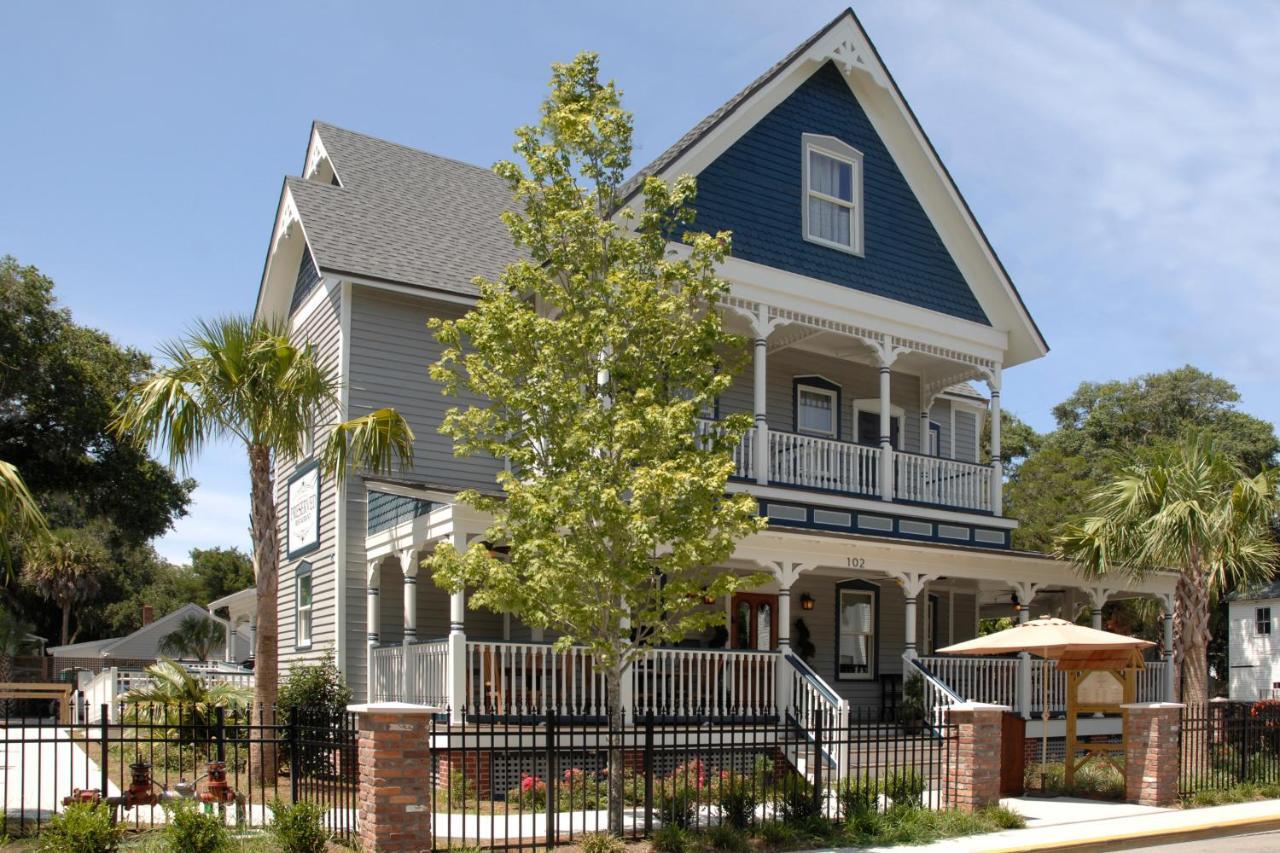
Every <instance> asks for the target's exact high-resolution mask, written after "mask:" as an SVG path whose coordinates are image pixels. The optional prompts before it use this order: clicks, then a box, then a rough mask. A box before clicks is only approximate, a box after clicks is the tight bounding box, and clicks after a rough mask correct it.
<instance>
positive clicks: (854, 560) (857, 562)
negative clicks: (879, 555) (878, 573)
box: [844, 557, 867, 569]
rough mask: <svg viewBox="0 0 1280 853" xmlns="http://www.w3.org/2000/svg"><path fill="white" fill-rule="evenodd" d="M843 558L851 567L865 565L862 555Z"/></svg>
mask: <svg viewBox="0 0 1280 853" xmlns="http://www.w3.org/2000/svg"><path fill="white" fill-rule="evenodd" d="M844 559H845V562H846V563H848V564H849V568H851V569H865V568H866V567H867V561H866V560H865V559H863V558H862V557H845V558H844Z"/></svg>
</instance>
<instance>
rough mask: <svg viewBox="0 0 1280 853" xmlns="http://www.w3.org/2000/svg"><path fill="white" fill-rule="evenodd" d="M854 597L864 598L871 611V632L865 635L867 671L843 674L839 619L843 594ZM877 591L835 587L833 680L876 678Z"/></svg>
mask: <svg viewBox="0 0 1280 853" xmlns="http://www.w3.org/2000/svg"><path fill="white" fill-rule="evenodd" d="M846 593H847V594H849V595H852V596H855V597H864V598H866V599H867V602H868V604H869V605H870V611H871V625H870V628H871V630H870V631H869V632H868V633H867V635H866V636H867V637H868V643H867V650H866V651H867V671H866V672H850V673H845V672H841V670H840V657H841V655H842V654H843V652H844V645H843V635H842V634H841V630H840V619H841V617H842V615H843V613H844V598H845V594H846ZM879 600H880V593H879V590H875V589H869V588H866V587H861V586H853V585H849V586H837V587H836V625H835V628H836V661H835V664H836V666H835V669H836V671H835V679H836V681H874V680H875V679H876V677H877V671H878V669H879V666H878V664H879V661H877V660H876V656H877V655H878V654H879V651H880V642H879V640H880V619H879V616H880V614H879V609H880V608H879Z"/></svg>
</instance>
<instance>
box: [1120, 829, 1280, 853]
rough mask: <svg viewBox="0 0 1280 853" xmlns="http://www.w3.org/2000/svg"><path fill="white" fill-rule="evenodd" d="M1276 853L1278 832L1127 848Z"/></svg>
mask: <svg viewBox="0 0 1280 853" xmlns="http://www.w3.org/2000/svg"><path fill="white" fill-rule="evenodd" d="M1157 851H1159V853H1210V851H1212V853H1276V851H1280V832H1259V833H1256V834H1254V835H1231V836H1223V837H1222V838H1205V839H1202V840H1200V841H1181V842H1177V843H1174V844H1162V845H1160V846H1158V847H1140V848H1129V853H1157Z"/></svg>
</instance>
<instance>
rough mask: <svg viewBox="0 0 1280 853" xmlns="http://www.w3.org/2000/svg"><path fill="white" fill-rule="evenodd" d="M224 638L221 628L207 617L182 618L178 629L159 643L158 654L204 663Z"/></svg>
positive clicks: (224, 634) (191, 616) (192, 616)
mask: <svg viewBox="0 0 1280 853" xmlns="http://www.w3.org/2000/svg"><path fill="white" fill-rule="evenodd" d="M225 636H226V633H225V632H224V631H223V629H222V626H221V625H219V624H218V623H217V622H215V621H213V620H212V619H209V618H208V617H203V616H196V615H194V614H192V615H190V616H184V617H182V621H181V622H179V623H178V627H177V628H175V629H174V630H172V631H170V632H169V633H168V634H166V635H165V637H164V639H163V640H161V641H160V654H162V655H168V656H169V657H173V658H179V659H181V658H195V659H196V660H198V661H206V660H208V659H209V654H210V653H211V652H212V651H213V650H214V649H215V648H216V647H217V645H218V644H219V643H221V642H222V641H223V639H224V638H225Z"/></svg>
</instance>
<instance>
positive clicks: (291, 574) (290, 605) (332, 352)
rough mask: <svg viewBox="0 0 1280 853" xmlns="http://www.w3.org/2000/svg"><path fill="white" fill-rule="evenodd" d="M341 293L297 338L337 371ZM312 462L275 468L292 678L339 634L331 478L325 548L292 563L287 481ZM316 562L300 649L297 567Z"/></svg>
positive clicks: (286, 654)
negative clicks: (307, 637)
mask: <svg viewBox="0 0 1280 853" xmlns="http://www.w3.org/2000/svg"><path fill="white" fill-rule="evenodd" d="M341 293H342V291H341V288H334V289H333V290H331V291H330V293H329V295H328V296H327V297H325V298H324V299H323V300H322V301H321V303H320V304H319V305H318V306H317V307H316V309H315V310H314V311H312V312H311V313H310V314H308V315H307V316H306V317H305V319H303V321H302V322H301V324H300V325H299V326H298V327H297V328H296V329H295V337H300V338H302V339H303V340H306V341H307V342H309V343H310V344H311V346H312V347H313V348H314V350H315V352H316V355H317V357H318V358H319V360H320V362H321V363H322V364H324V365H325V366H327V367H329V368H330V369H331V370H333V371H335V372H340V369H341V365H340V364H339V362H340V359H341V349H342V343H341V337H342V328H341ZM337 415H338V413H337V410H336V407H334V408H333V409H331V410H330V411H325V412H320V413H317V422H318V424H320V425H321V428H320V429H318V430H317V431H316V436H315V446H316V447H317V448H319V447H321V446H323V442H324V439H325V436H326V435H328V429H327V428H325V427H326V426H327V425H332V424H333V423H334V422H335V421H336V420H337ZM307 461H309V460H294V459H277V460H276V464H275V494H276V508H277V512H278V514H279V520H278V524H277V529H278V530H279V532H280V590H279V597H278V601H279V606H278V610H277V612H278V613H279V619H280V668H281V672H282V674H283V673H287V672H288V670H289V668H290V666H292V665H293V664H295V663H299V662H315V661H318V660H320V659H322V658H324V657H325V656H327V655H328V654H329V653H330V652H331V650H332V649H333V647H334V642H335V639H336V637H337V631H336V629H335V625H334V616H335V613H334V608H335V601H334V596H335V594H336V589H337V587H336V582H335V581H336V572H335V571H334V549H335V544H336V537H337V497H338V490H337V487H336V484H335V482H334V480H333V479H332V478H328V477H321V480H320V491H319V500H320V547H319V548H317V549H316V550H315V551H312V552H311V553H310V554H307V555H305V556H303V557H301V558H298V559H294V560H290V559H289V558H288V542H287V538H286V524H285V521H286V518H287V513H288V511H289V507H288V503H289V499H288V481H289V477H290V476H292V475H293V472H294V471H295V470H296V469H297V468H298V466H299V465H300V464H306V462H307ZM304 560H305V561H307V562H310V563H311V566H312V574H311V600H312V608H311V614H312V615H311V638H312V641H311V646H310V648H309V649H306V650H299V649H297V648H296V646H297V625H296V613H295V611H294V603H295V599H296V596H295V580H296V577H297V574H296V572H297V568H298V565H299V564H300V563H301V562H302V561H304Z"/></svg>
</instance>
